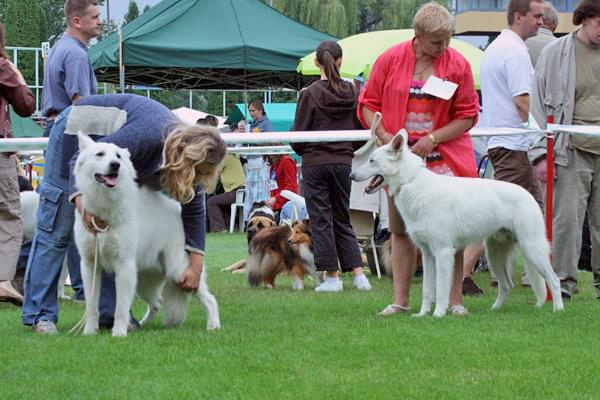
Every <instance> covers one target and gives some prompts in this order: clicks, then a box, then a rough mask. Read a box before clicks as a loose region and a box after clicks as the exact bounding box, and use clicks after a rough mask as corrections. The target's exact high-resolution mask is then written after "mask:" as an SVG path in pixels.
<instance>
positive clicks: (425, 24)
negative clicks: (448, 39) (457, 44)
mask: <svg viewBox="0 0 600 400" xmlns="http://www.w3.org/2000/svg"><path fill="white" fill-rule="evenodd" d="M453 23H454V21H453V20H452V15H450V13H449V12H448V10H447V9H446V8H445V7H444V6H442V5H440V4H438V3H435V2H429V3H425V4H423V5H422V6H421V7H420V8H419V10H418V11H417V13H416V14H415V17H414V18H413V28H414V30H415V33H416V34H417V35H419V36H426V35H430V34H432V33H434V34H438V33H444V34H446V33H447V34H452V31H453Z"/></svg>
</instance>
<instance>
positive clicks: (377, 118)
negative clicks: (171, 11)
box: [371, 111, 381, 139]
mask: <svg viewBox="0 0 600 400" xmlns="http://www.w3.org/2000/svg"><path fill="white" fill-rule="evenodd" d="M380 123H381V113H380V112H379V111H378V112H376V113H375V114H373V120H371V137H372V138H373V139H377V135H376V134H375V132H376V131H377V127H378V126H379V124H380Z"/></svg>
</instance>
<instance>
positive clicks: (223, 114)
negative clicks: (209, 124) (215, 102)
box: [221, 90, 227, 116]
mask: <svg viewBox="0 0 600 400" xmlns="http://www.w3.org/2000/svg"><path fill="white" fill-rule="evenodd" d="M226 93H227V92H226V91H224V90H223V113H222V114H221V115H222V116H225V105H226V101H225V94H226Z"/></svg>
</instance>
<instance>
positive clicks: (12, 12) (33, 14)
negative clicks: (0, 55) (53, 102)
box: [4, 0, 43, 83]
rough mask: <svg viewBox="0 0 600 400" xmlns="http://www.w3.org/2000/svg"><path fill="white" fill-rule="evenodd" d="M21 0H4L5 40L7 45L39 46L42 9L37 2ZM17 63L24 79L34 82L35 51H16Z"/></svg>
mask: <svg viewBox="0 0 600 400" xmlns="http://www.w3.org/2000/svg"><path fill="white" fill-rule="evenodd" d="M24 3H25V1H23V0H5V3H4V13H5V14H4V18H5V20H6V21H7V23H6V24H5V26H4V30H5V36H6V37H5V41H6V45H7V46H14V47H40V25H41V24H40V18H41V17H42V16H43V11H42V10H41V9H40V6H39V4H38V3H37V2H27V3H28V4H27V6H26V7H25V4H24ZM17 65H18V67H19V69H20V70H21V72H22V73H23V77H24V78H25V81H26V82H28V83H34V82H35V53H34V52H32V51H22V52H19V53H18V60H17Z"/></svg>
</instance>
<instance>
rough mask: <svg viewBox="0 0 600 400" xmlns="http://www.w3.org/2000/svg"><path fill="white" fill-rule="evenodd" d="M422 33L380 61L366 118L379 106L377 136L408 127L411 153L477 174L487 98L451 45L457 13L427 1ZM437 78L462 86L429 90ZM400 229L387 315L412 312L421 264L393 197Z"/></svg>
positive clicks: (417, 25)
mask: <svg viewBox="0 0 600 400" xmlns="http://www.w3.org/2000/svg"><path fill="white" fill-rule="evenodd" d="M413 26H414V30H415V37H414V38H413V39H411V40H408V41H406V42H402V43H400V44H398V45H396V46H394V47H391V48H390V49H388V50H387V51H386V52H385V53H383V54H382V55H381V56H379V58H378V59H377V61H376V62H375V64H374V66H373V70H372V72H371V76H370V78H369V81H368V82H367V85H366V87H365V90H364V91H363V92H362V93H361V95H360V98H359V108H358V111H359V113H358V117H359V118H360V120H361V122H362V124H363V126H364V127H370V125H371V122H372V121H373V116H374V114H375V112H381V114H382V121H381V124H380V125H379V126H378V128H377V132H376V134H377V136H378V137H379V139H380V140H381V141H382V142H383V143H388V142H389V141H391V140H392V138H393V136H394V134H396V133H397V132H398V131H400V129H403V128H405V129H406V130H407V131H408V133H409V137H408V143H409V145H410V146H411V147H410V148H411V151H412V152H413V153H415V154H417V155H419V156H421V157H423V158H425V159H426V162H427V168H429V169H430V170H432V171H433V172H436V173H438V174H445V175H454V176H464V177H476V176H477V171H476V166H475V157H474V152H473V144H472V143H471V138H470V137H469V134H468V132H467V131H468V130H469V129H470V128H471V127H473V125H475V122H476V120H477V115H478V113H479V99H478V96H477V92H476V91H475V85H474V83H473V75H472V73H471V67H470V65H469V62H468V61H467V60H466V59H465V58H464V57H463V56H462V55H461V54H460V53H459V52H457V51H456V50H454V49H452V48H450V47H448V45H449V43H450V38H451V37H452V17H451V15H450V13H449V12H448V10H446V9H445V8H444V7H443V6H441V5H439V4H436V3H427V4H424V5H423V6H421V8H420V9H419V10H418V11H417V13H416V14H415V17H414V19H413ZM432 76H435V77H437V78H440V79H443V80H444V81H449V82H453V83H455V84H457V87H456V88H455V92H454V93H453V95H452V96H451V97H450V98H449V99H443V98H440V97H436V96H434V95H433V94H430V93H427V92H425V91H424V90H423V86H424V84H425V82H426V81H427V80H428V79H429V78H430V77H432ZM388 209H389V225H390V226H389V231H390V232H391V233H392V237H391V242H392V257H391V258H392V271H393V275H394V302H393V303H392V304H390V305H388V306H387V307H385V308H384V309H383V311H381V312H380V313H379V315H382V316H388V315H393V314H396V313H403V312H410V304H409V290H410V282H411V278H412V274H413V273H414V269H415V264H416V248H415V246H414V244H413V243H412V241H411V240H410V238H409V237H408V235H407V233H406V229H405V226H404V221H403V220H402V217H401V216H400V214H399V213H398V211H397V210H396V207H395V206H394V203H393V201H391V200H390V201H389V202H388ZM462 264H463V252H462V250H461V251H457V252H456V256H455V272H454V278H453V286H452V291H451V294H450V305H451V306H452V307H451V309H450V311H451V312H452V313H453V314H455V315H465V314H466V313H467V310H466V309H465V308H464V307H463V305H462Z"/></svg>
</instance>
